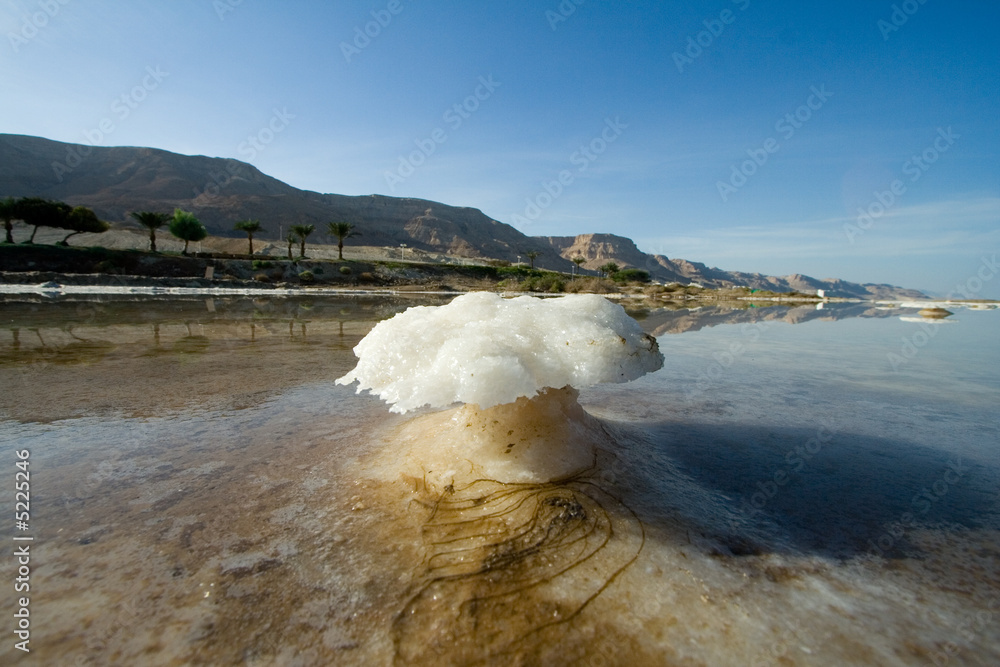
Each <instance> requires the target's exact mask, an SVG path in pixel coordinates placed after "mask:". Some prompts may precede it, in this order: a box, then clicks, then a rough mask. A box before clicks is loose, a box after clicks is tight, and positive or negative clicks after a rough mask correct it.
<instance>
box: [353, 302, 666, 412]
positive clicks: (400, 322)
mask: <svg viewBox="0 0 1000 667" xmlns="http://www.w3.org/2000/svg"><path fill="white" fill-rule="evenodd" d="M354 353H355V354H356V355H357V356H358V358H359V361H358V365H357V367H356V368H355V369H354V370H353V371H351V372H350V373H348V374H347V375H345V376H344V377H342V378H340V379H339V380H337V383H338V384H350V383H351V382H354V381H355V380H356V381H358V383H359V386H358V392H359V393H360V392H361V391H363V390H366V389H367V390H371V391H372V392H373V393H375V394H377V395H378V396H379V397H380V398H382V399H383V400H384V401H386V402H388V403H391V404H392V411H393V412H407V411H409V410H413V409H415V408H419V407H421V406H425V405H427V406H431V407H436V408H442V407H446V406H448V405H451V404H452V403H456V402H458V403H474V404H476V405H478V406H479V407H480V408H490V407H493V406H494V405H499V404H501V403H512V402H514V401H515V400H517V399H518V398H519V397H521V396H524V397H527V398H531V397H532V396H535V395H536V394H538V393H539V392H540V391H541V390H542V389H544V388H545V387H553V388H560V387H564V386H566V385H572V386H573V387H576V388H581V387H587V386H590V385H593V384H597V383H599V382H628V381H630V380H634V379H636V378H638V377H640V376H642V375H645V374H646V373H648V372H650V371H655V370H658V369H659V368H660V367H661V366H662V365H663V355H661V354H660V353H659V350H658V347H657V344H656V340H655V339H654V338H652V337H651V336H649V335H647V334H645V333H643V331H642V329H640V328H639V325H638V323H636V321H635V320H633V319H632V318H631V317H629V316H628V315H627V314H626V313H625V310H624V309H623V308H622V307H621V306H619V305H617V304H613V303H611V302H610V301H608V300H607V299H605V298H603V297H600V296H597V295H573V296H566V297H562V298H558V299H539V298H535V297H528V296H522V297H518V298H516V299H502V298H501V297H499V296H498V295H496V294H490V293H488V292H475V293H471V294H466V295H464V296H460V297H458V298H457V299H455V300H454V301H452V302H451V303H450V304H448V305H446V306H437V307H435V306H421V307H416V308H410V309H409V310H407V311H406V312H404V313H400V314H399V315H396V316H395V317H393V318H392V319H389V320H386V321H384V322H380V323H379V324H378V325H376V326H375V328H374V329H372V331H371V332H370V333H369V334H368V335H367V336H366V337H365V338H364V340H362V341H361V342H360V343H359V344H358V346H357V347H355V348H354Z"/></svg>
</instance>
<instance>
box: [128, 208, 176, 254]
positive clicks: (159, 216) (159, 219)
mask: <svg viewBox="0 0 1000 667" xmlns="http://www.w3.org/2000/svg"><path fill="white" fill-rule="evenodd" d="M129 215H131V216H132V217H133V218H135V219H136V221H138V223H139V224H140V225H142V226H143V227H145V228H146V229H148V230H149V252H156V230H157V229H159V228H160V227H162V226H163V225H165V224H167V223H168V222H170V216H169V215H167V214H166V213H154V212H152V211H132V212H131V213H129Z"/></svg>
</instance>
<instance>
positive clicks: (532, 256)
mask: <svg viewBox="0 0 1000 667" xmlns="http://www.w3.org/2000/svg"><path fill="white" fill-rule="evenodd" d="M541 254H542V252H541V251H540V250H529V251H528V252H526V253H524V256H525V257H527V258H528V261H529V262H531V269H532V271H533V270H534V269H535V258H537V257H538V256H539V255H541Z"/></svg>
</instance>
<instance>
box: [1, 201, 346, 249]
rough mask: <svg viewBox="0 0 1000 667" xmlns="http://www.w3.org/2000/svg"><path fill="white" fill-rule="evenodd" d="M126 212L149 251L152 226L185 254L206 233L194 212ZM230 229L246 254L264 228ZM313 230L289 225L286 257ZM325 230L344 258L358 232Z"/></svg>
mask: <svg viewBox="0 0 1000 667" xmlns="http://www.w3.org/2000/svg"><path fill="white" fill-rule="evenodd" d="M130 215H131V216H132V218H133V219H134V220H135V221H136V222H138V223H139V224H140V225H142V226H143V227H145V228H146V229H148V230H149V250H150V252H156V230H157V229H159V228H160V227H162V226H163V225H166V224H168V223H169V225H170V226H169V229H170V233H171V234H173V235H174V236H176V237H177V238H179V239H182V240H183V241H184V251H183V254H185V255H186V254H187V250H188V243H189V242H190V241H200V240H202V239H203V238H205V237H206V236H208V231H207V230H206V229H205V226H204V225H202V224H201V222H200V221H199V220H198V219H197V218H195V217H194V214H192V213H188V212H187V211H182V210H180V209H176V210H175V211H174V215H173V216H169V215H167V214H166V213H157V212H154V211H132V213H130ZM233 229H235V230H238V231H241V232H244V233H245V234H246V235H247V242H248V244H249V251H250V255H253V237H254V234H257V233H259V232H261V231H264V226H263V225H262V224H261V222H260V220H255V219H247V220H240V221H239V222H237V223H236V224H235V225H233ZM314 231H316V226H315V225H292V227H291V229H290V230H289V232H288V234H286V235H285V241H286V242H287V243H288V259H292V246H293V245H294V244H295V243H299V256H300V257H302V258H305V256H306V238H308V237H309V235H310V234H312V233H313V232H314ZM327 233H328V234H329V235H330V236H336V237H337V255H338V257H339V258H340V259H344V239H347V238H350V237H351V236H358V235H359V234H360V233H359V232H357V231H355V229H354V225H353V224H352V223H350V222H331V223H329V224H328V225H327ZM8 234H9V232H8Z"/></svg>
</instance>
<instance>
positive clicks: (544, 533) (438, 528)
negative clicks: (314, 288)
mask: <svg viewBox="0 0 1000 667" xmlns="http://www.w3.org/2000/svg"><path fill="white" fill-rule="evenodd" d="M354 352H355V354H356V355H357V356H358V358H359V361H358V365H357V367H356V368H355V369H354V370H352V371H351V372H350V373H348V374H347V375H345V376H344V377H342V378H340V379H339V380H337V382H338V383H339V384H349V383H351V382H354V381H357V382H358V384H359V387H358V391H359V392H360V391H363V390H370V391H371V392H373V393H375V394H377V395H378V396H380V397H381V398H382V399H383V400H385V401H387V402H389V403H391V404H392V410H393V411H395V412H407V411H409V410H413V409H416V408H420V407H423V406H430V407H434V408H444V407H448V406H451V405H453V404H455V403H464V405H462V406H460V407H457V408H454V409H450V410H439V411H436V412H430V413H428V414H422V415H419V416H417V417H415V418H413V419H409V420H407V421H406V422H404V423H402V424H400V425H399V426H398V427H396V428H394V429H392V430H390V431H389V432H387V433H386V435H385V440H386V446H385V447H383V448H381V449H380V451H379V453H378V454H376V455H375V456H374V457H372V458H371V459H369V460H368V461H366V462H365V463H364V465H365V468H366V472H367V473H368V474H369V475H371V476H373V477H375V478H381V479H382V480H384V481H386V482H389V483H396V482H398V481H399V480H401V479H402V480H403V481H404V482H405V483H407V484H408V485H409V487H410V488H409V491H411V492H412V493H413V494H415V495H414V496H410V498H411V502H413V501H416V502H417V505H415V507H417V508H425V509H426V510H429V514H428V516H427V519H426V522H425V523H424V525H423V527H422V530H421V533H420V534H421V538H422V540H423V547H424V548H423V554H424V557H423V560H422V562H421V564H420V565H419V566H418V568H417V570H416V572H415V573H414V575H413V579H412V588H411V591H412V595H411V597H410V598H409V600H408V601H407V603H406V605H405V606H404V608H403V609H401V610H400V612H399V613H398V614H397V616H396V618H395V621H394V623H393V645H394V649H395V654H396V662H397V664H408V665H409V664H484V663H486V662H496V661H501V662H504V663H505V664H507V663H509V664H524V663H525V662H527V663H534V662H537V661H534V660H529V659H527V657H526V656H531V655H534V654H535V653H536V651H537V650H538V647H539V646H542V647H544V646H546V645H548V644H549V643H550V641H552V640H553V639H555V638H558V637H560V636H561V635H562V634H563V633H565V632H566V630H565V628H566V627H567V624H569V623H571V622H572V621H573V619H575V618H577V616H578V615H579V614H580V613H581V611H582V610H583V609H584V608H585V607H587V606H588V605H589V604H590V602H591V601H592V600H594V599H595V598H596V597H597V596H599V595H600V594H601V593H602V592H603V591H604V590H605V588H607V587H608V586H609V585H611V583H612V582H613V581H614V580H615V579H616V578H617V577H618V576H619V574H621V573H622V572H623V571H624V570H625V569H626V568H628V567H629V565H631V564H632V563H633V562H634V561H635V559H636V558H637V557H638V555H639V552H640V551H641V550H642V546H643V544H644V543H645V532H644V529H643V527H642V525H641V522H640V521H639V519H638V517H637V516H636V515H635V514H634V513H633V512H632V511H631V510H630V509H628V507H627V506H625V505H624V504H623V503H621V501H619V500H618V499H617V498H616V497H615V496H614V495H613V494H611V493H609V492H608V491H606V490H604V489H602V488H601V487H600V486H599V485H598V484H597V481H596V473H597V471H598V470H599V469H602V468H603V469H607V468H608V467H609V462H610V461H611V460H612V459H613V458H615V456H616V455H615V454H614V449H615V447H616V443H615V442H613V440H612V438H611V437H610V436H609V434H608V432H607V431H606V430H605V429H604V427H603V426H602V424H601V422H599V421H598V420H597V419H595V418H594V417H591V416H590V415H588V414H587V413H586V412H585V411H584V409H583V408H582V407H581V406H580V404H579V402H578V401H577V397H578V396H579V392H578V391H577V389H576V387H585V386H589V385H593V384H596V383H598V382H628V381H629V380H634V379H636V378H638V377H640V376H642V375H645V374H646V373H648V372H651V371H655V370H657V369H659V368H660V367H661V366H662V365H663V356H662V355H661V354H660V352H659V348H658V346H657V343H656V339H655V338H653V337H652V336H649V335H647V334H645V333H643V331H642V329H641V328H640V327H639V325H638V323H637V322H636V321H635V320H633V319H632V318H630V317H629V316H628V315H626V314H625V310H624V309H623V308H622V307H621V306H619V305H617V304H613V303H611V302H609V301H608V300H606V299H604V298H603V297H600V296H596V295H586V296H583V295H577V296H567V297H562V298H554V299H538V298H533V297H518V298H516V299H502V298H501V297H499V296H498V295H496V294H489V293H473V294H466V295H464V296H460V297H458V298H457V299H455V300H454V301H452V302H451V303H450V304H448V305H446V306H439V307H417V308H410V309H409V310H407V311H406V312H404V313H401V314H399V315H396V316H395V317H393V318H392V319H390V320H386V321H384V322H381V323H379V324H378V325H376V326H375V328H374V329H372V331H371V332H370V333H369V334H368V335H367V336H366V337H365V338H364V340H362V341H361V342H360V343H359V344H358V345H357V347H355V348H354ZM408 507H409V505H408ZM418 511H420V510H418ZM522 658H524V659H522Z"/></svg>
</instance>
